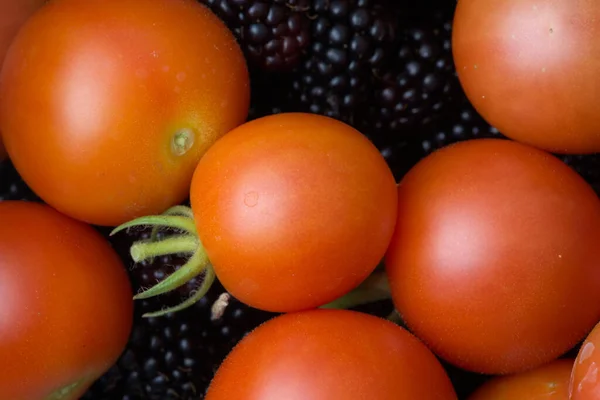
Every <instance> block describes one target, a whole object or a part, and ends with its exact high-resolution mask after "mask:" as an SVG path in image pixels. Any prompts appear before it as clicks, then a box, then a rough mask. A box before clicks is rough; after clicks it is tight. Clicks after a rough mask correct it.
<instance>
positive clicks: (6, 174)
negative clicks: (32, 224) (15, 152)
mask: <svg viewBox="0 0 600 400" xmlns="http://www.w3.org/2000/svg"><path fill="white" fill-rule="evenodd" d="M2 200H29V201H39V198H38V197H37V196H36V195H35V194H34V193H33V191H32V190H31V189H29V187H28V186H27V185H26V184H25V182H23V180H22V179H21V177H20V176H19V174H18V172H17V171H16V170H15V168H14V167H13V165H12V163H11V162H10V161H9V160H5V161H2V162H0V201H2Z"/></svg>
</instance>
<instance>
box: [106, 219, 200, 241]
mask: <svg viewBox="0 0 600 400" xmlns="http://www.w3.org/2000/svg"><path fill="white" fill-rule="evenodd" d="M136 226H159V227H162V228H170V229H175V230H179V231H183V232H187V233H189V234H191V235H197V232H196V224H195V223H194V220H193V219H192V218H189V217H184V216H177V215H151V216H147V217H141V218H137V219H134V220H133V221H129V222H126V223H124V224H122V225H119V226H118V227H116V228H115V229H114V230H113V231H112V232H111V233H110V235H111V236H112V235H114V234H116V233H118V232H121V231H124V230H125V229H129V228H133V227H136Z"/></svg>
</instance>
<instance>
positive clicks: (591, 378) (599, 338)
mask: <svg viewBox="0 0 600 400" xmlns="http://www.w3.org/2000/svg"><path fill="white" fill-rule="evenodd" d="M599 346H600V323H599V324H598V325H596V327H595V328H594V329H593V330H592V332H591V333H590V334H589V335H588V337H587V338H586V340H585V342H583V345H582V346H581V348H580V349H579V354H578V355H577V359H576V360H575V365H574V366H573V371H572V375H571V381H570V385H569V399H570V400H597V399H600V379H599V378H598V367H599V366H600V353H599V352H598V351H597V349H598V347H599Z"/></svg>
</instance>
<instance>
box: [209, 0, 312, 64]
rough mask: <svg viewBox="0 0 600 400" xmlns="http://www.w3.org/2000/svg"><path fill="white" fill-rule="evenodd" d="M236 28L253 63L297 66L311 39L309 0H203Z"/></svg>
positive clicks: (236, 32)
mask: <svg viewBox="0 0 600 400" xmlns="http://www.w3.org/2000/svg"><path fill="white" fill-rule="evenodd" d="M200 1H201V2H202V3H204V4H205V5H207V6H208V7H210V9H211V10H212V11H213V12H214V13H215V14H217V15H218V16H219V17H220V18H221V19H222V20H223V21H224V22H225V23H226V24H227V26H228V27H229V28H230V29H231V30H232V31H233V33H234V35H235V36H236V37H237V39H238V41H239V43H240V45H241V47H242V49H243V51H244V53H245V55H246V58H247V59H248V62H249V64H250V65H251V66H253V67H256V68H259V69H264V70H269V71H282V70H291V69H292V68H294V67H295V66H296V65H297V64H298V63H299V62H300V59H301V57H302V54H303V53H304V51H305V50H306V49H307V47H308V44H309V41H310V18H309V14H308V11H309V9H310V4H309V2H310V0H200Z"/></svg>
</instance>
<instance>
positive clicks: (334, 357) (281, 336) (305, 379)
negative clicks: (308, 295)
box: [206, 310, 457, 400]
mask: <svg viewBox="0 0 600 400" xmlns="http://www.w3.org/2000/svg"><path fill="white" fill-rule="evenodd" d="M456 398H457V397H456V394H455V393H454V389H453V388H452V384H451V383H450V380H449V378H448V376H447V375H446V372H445V371H444V369H443V368H442V366H441V365H440V363H439V361H438V360H437V359H436V358H435V357H434V355H433V354H432V353H431V352H430V351H429V350H428V349H427V348H426V347H425V346H424V345H423V343H421V342H420V341H419V340H417V339H416V338H415V337H414V336H412V335H411V334H410V333H409V332H407V331H406V330H405V329H403V328H401V327H399V326H396V325H394V324H393V323H391V322H389V321H385V320H383V319H380V318H377V317H374V316H370V315H367V314H362V313H358V312H354V311H341V310H312V311H305V312H300V313H292V314H286V315H283V316H280V317H277V318H275V319H272V320H270V321H268V322H266V323H265V324H263V325H262V326H260V327H258V328H257V329H256V330H254V331H253V332H252V333H250V334H249V335H248V336H246V337H245V338H244V339H242V341H241V342H240V343H239V344H238V345H237V347H235V348H234V349H233V351H232V352H231V353H230V354H229V356H228V357H227V358H226V359H225V361H224V362H223V364H222V365H221V367H220V368H219V370H218V371H217V374H216V375H215V378H214V379H213V381H212V383H211V385H210V387H209V389H208V393H207V396H206V399H207V400H230V399H236V400H258V399H260V400H266V399H269V400H270V399H286V400H301V399H302V400H305V399H311V400H331V399H348V400H371V399H378V400H397V399H422V400H455V399H456Z"/></svg>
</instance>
